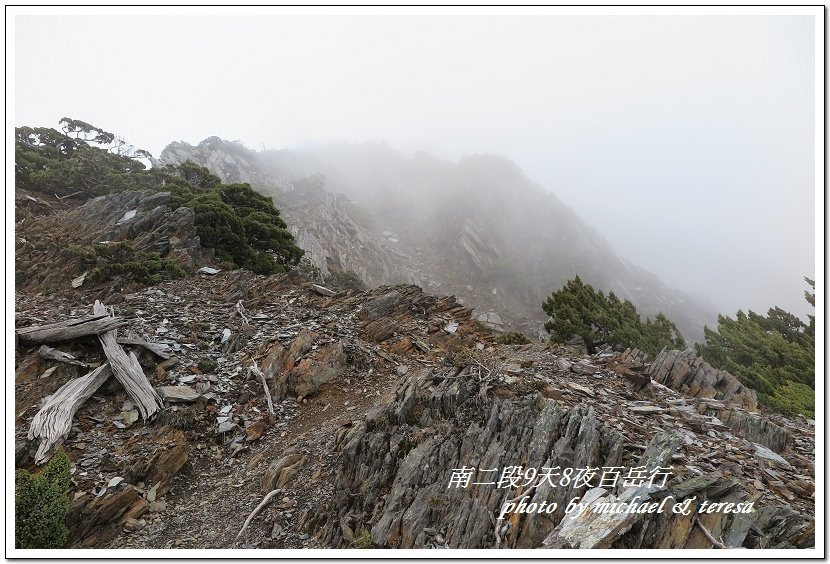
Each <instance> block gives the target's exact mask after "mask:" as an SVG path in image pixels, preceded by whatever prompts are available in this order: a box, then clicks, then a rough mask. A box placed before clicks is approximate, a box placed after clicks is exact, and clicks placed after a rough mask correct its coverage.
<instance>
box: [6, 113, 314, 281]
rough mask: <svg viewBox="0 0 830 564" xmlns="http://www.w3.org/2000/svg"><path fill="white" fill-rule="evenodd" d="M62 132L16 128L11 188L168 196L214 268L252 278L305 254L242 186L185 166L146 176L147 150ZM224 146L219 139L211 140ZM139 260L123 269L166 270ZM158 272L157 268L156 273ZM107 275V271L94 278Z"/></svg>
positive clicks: (75, 129) (81, 195) (81, 130)
mask: <svg viewBox="0 0 830 564" xmlns="http://www.w3.org/2000/svg"><path fill="white" fill-rule="evenodd" d="M60 123H61V125H62V127H63V133H61V132H60V131H57V130H55V129H50V128H32V127H19V128H17V129H16V130H15V184H16V186H17V187H19V188H25V189H27V190H33V191H39V192H44V193H46V194H48V195H50V196H51V195H53V194H57V195H59V196H67V195H72V194H74V195H75V197H76V198H77V199H81V200H86V199H89V198H93V197H95V196H100V195H103V194H110V193H113V192H120V191H123V190H146V189H151V190H159V191H165V192H170V194H171V197H172V204H173V207H181V206H186V207H191V208H193V210H194V212H195V216H196V217H195V223H196V231H197V233H198V234H199V237H200V238H201V242H202V246H204V247H208V248H213V249H214V250H215V251H216V255H217V258H218V259H219V261H220V262H226V263H229V264H230V265H232V266H233V267H236V268H247V269H249V270H251V271H253V272H255V273H257V274H276V273H279V272H284V271H285V270H286V269H287V268H288V267H290V266H294V265H296V264H297V263H298V262H299V260H300V258H302V256H303V250H302V249H300V248H299V247H297V245H296V244H295V242H294V237H293V236H292V235H291V232H290V231H289V230H288V226H287V225H286V224H285V221H283V219H282V217H280V212H279V210H277V209H276V208H275V207H274V203H273V201H272V199H271V198H270V197H267V196H263V195H262V194H260V193H258V192H256V191H255V190H254V189H253V188H251V186H250V185H248V184H223V183H222V181H221V180H220V179H219V178H218V177H217V176H216V175H214V174H212V173H211V172H210V171H208V170H207V169H205V168H203V167H201V166H198V165H196V164H194V163H191V162H185V163H183V164H180V165H176V166H172V165H169V166H165V167H159V168H153V169H151V170H146V168H145V166H144V164H143V163H142V162H141V161H140V160H139V159H145V158H147V156H148V153H147V152H146V151H142V150H140V149H135V148H133V147H131V146H130V145H127V144H126V143H125V142H124V141H123V140H122V139H119V138H117V137H116V136H115V135H113V134H111V133H108V132H106V131H104V130H102V129H100V128H97V127H95V126H92V125H90V124H88V123H85V122H83V121H79V120H73V119H69V118H63V119H62V120H61V122H60ZM213 142H215V143H222V142H221V140H219V139H215V140H213ZM158 260H160V257H158V258H157V257H144V258H143V259H142V260H140V261H138V263H135V264H133V263H131V264H126V265H125V267H124V268H125V269H126V271H128V272H129V273H130V274H131V275H133V276H134V277H135V278H137V279H140V280H142V281H144V282H147V283H155V282H157V281H159V280H161V279H162V278H163V275H164V273H163V272H162V271H163V270H165V269H167V265H165V264H163V263H159V262H158ZM159 269H161V270H159ZM102 274H103V275H105V276H109V275H112V274H113V272H104V273H99V275H102Z"/></svg>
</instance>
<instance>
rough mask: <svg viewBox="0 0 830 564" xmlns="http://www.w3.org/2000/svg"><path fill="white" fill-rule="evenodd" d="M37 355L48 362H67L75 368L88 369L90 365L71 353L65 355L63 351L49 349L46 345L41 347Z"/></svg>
mask: <svg viewBox="0 0 830 564" xmlns="http://www.w3.org/2000/svg"><path fill="white" fill-rule="evenodd" d="M37 355H38V356H39V357H40V358H44V359H46V360H55V361H57V362H65V363H66V364H72V365H74V366H80V367H83V368H88V367H89V365H88V364H87V363H85V362H81V361H80V360H78V359H76V358H75V357H74V356H72V355H71V354H69V353H65V352H63V351H59V350H56V349H53V348H52V347H47V346H46V345H41V346H40V348H39V349H38V351H37Z"/></svg>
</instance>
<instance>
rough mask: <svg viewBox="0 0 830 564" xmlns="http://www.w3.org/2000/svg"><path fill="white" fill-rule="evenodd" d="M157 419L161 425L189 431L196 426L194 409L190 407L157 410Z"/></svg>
mask: <svg viewBox="0 0 830 564" xmlns="http://www.w3.org/2000/svg"><path fill="white" fill-rule="evenodd" d="M157 421H158V424H159V425H161V426H168V427H171V428H173V429H179V430H181V431H189V430H190V429H193V428H194V427H195V426H196V410H195V409H193V408H192V407H188V408H186V409H181V408H179V409H178V410H176V411H173V410H172V409H163V410H161V411H160V412H159V414H158V418H157Z"/></svg>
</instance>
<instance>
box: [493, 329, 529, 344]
mask: <svg viewBox="0 0 830 564" xmlns="http://www.w3.org/2000/svg"><path fill="white" fill-rule="evenodd" d="M496 342H497V343H498V344H500V345H527V344H529V343H530V341H529V340H528V338H527V337H525V336H524V335H523V334H522V333H519V332H518V331H508V332H506V333H499V334H498V335H497V336H496Z"/></svg>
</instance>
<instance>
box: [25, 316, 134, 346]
mask: <svg viewBox="0 0 830 564" xmlns="http://www.w3.org/2000/svg"><path fill="white" fill-rule="evenodd" d="M126 324H127V321H126V320H125V319H122V318H120V317H110V316H108V315H106V314H104V315H87V316H85V317H81V318H80V319H70V320H69V321H60V322H58V323H50V324H48V325H36V326H34V327H25V328H23V329H18V330H17V331H16V333H17V337H18V339H19V340H20V344H22V345H42V344H44V343H60V342H61V341H70V340H72V339H78V338H80V337H88V336H90V335H100V334H101V333H104V332H106V331H111V330H113V329H117V328H119V327H123V326H124V325H126Z"/></svg>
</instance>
